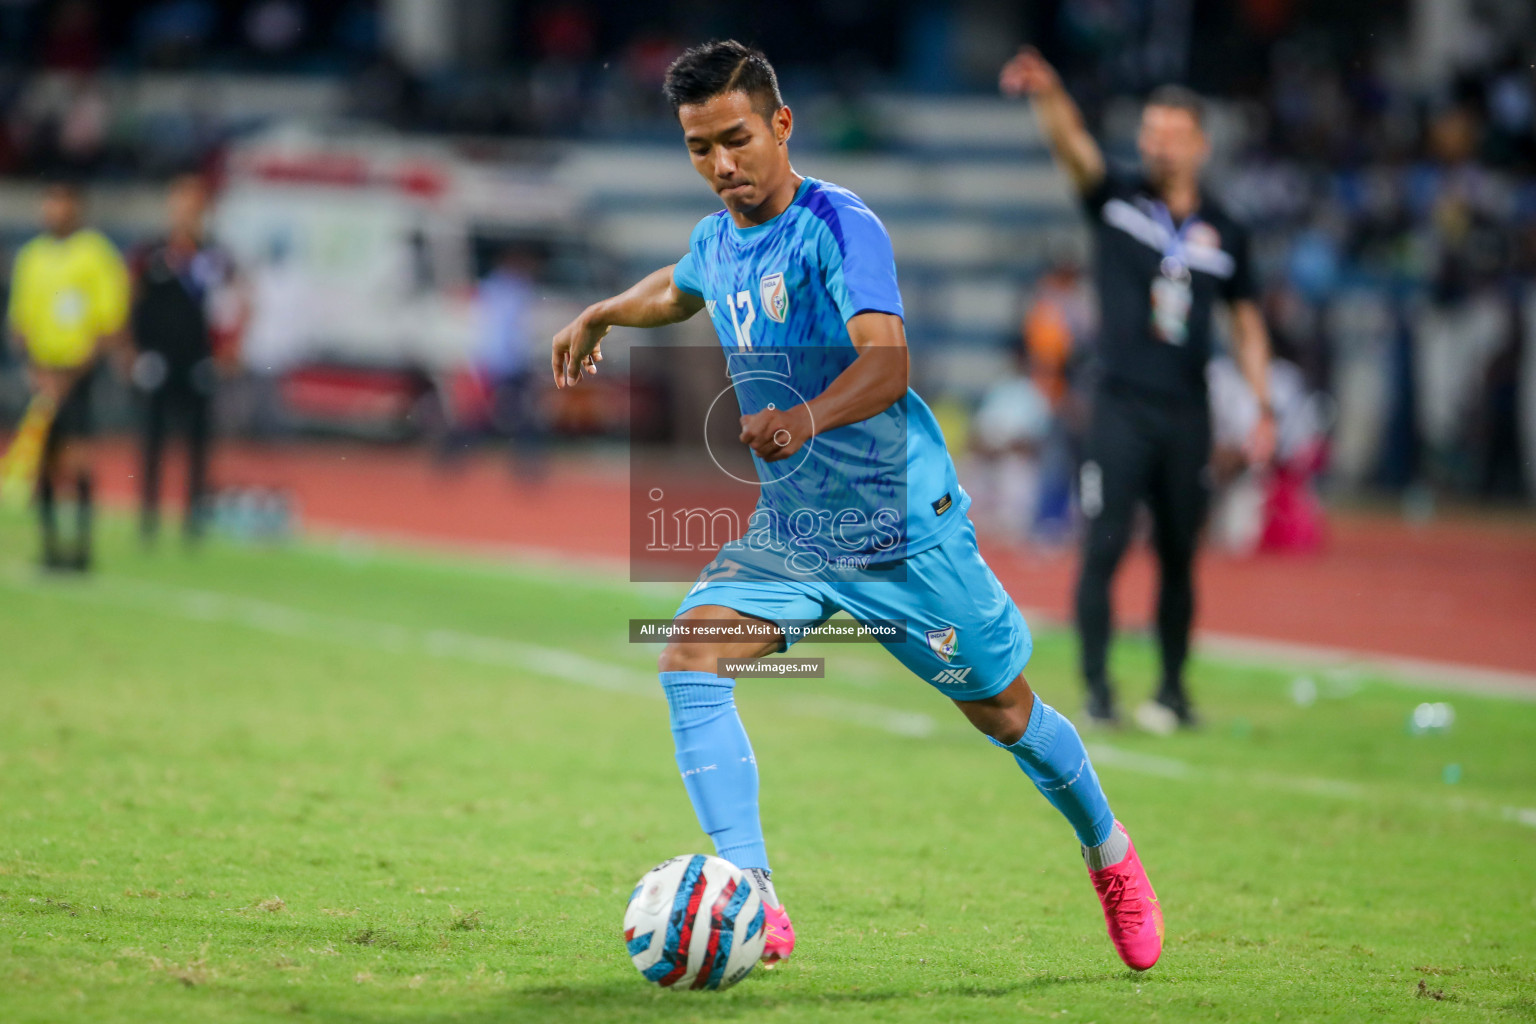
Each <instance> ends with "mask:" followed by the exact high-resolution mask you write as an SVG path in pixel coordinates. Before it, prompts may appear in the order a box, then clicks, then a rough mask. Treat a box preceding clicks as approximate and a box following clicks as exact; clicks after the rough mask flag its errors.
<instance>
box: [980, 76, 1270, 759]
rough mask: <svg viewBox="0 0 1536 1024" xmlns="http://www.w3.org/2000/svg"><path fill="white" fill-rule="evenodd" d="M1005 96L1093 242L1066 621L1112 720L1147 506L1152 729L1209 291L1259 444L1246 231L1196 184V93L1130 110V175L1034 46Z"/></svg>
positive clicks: (1172, 670) (1174, 582) (1199, 405)
mask: <svg viewBox="0 0 1536 1024" xmlns="http://www.w3.org/2000/svg"><path fill="white" fill-rule="evenodd" d="M1001 85H1002V88H1003V91H1004V92H1005V93H1008V94H1010V95H1021V94H1023V95H1028V96H1029V98H1030V100H1031V105H1032V107H1033V109H1034V112H1035V116H1036V117H1037V119H1038V120H1039V122H1040V126H1041V128H1042V129H1043V131H1044V133H1045V135H1046V137H1047V139H1048V140H1049V142H1050V145H1051V148H1052V150H1053V151H1054V153H1055V155H1056V158H1057V160H1058V161H1059V162H1060V163H1061V164H1062V166H1063V167H1064V169H1065V170H1066V171H1067V173H1068V175H1069V176H1070V177H1071V178H1072V182H1073V184H1074V185H1075V186H1076V187H1077V190H1078V192H1079V194H1080V195H1081V196H1082V200H1083V204H1084V207H1085V209H1086V212H1087V214H1088V217H1089V219H1090V224H1091V227H1092V232H1093V239H1094V245H1095V270H1096V278H1097V281H1096V283H1097V286H1098V292H1099V303H1100V306H1101V321H1100V322H1101V329H1100V333H1099V361H1100V364H1101V365H1100V368H1099V371H1100V376H1099V383H1098V386H1097V389H1096V391H1095V395H1094V401H1093V418H1092V422H1091V424H1090V426H1089V429H1088V437H1087V443H1086V446H1085V452H1084V460H1083V464H1082V467H1081V471H1080V478H1079V496H1080V500H1081V504H1082V510H1083V516H1084V518H1085V519H1086V521H1087V530H1086V534H1085V537H1084V544H1083V559H1082V568H1081V572H1080V574H1079V577H1078V586H1077V628H1078V635H1079V639H1080V642H1081V657H1082V671H1083V678H1084V682H1085V683H1086V685H1087V689H1088V715H1089V717H1090V718H1091V719H1092V720H1093V721H1094V722H1096V723H1099V724H1114V723H1115V722H1116V721H1117V716H1116V713H1115V704H1114V695H1113V692H1112V690H1111V687H1110V682H1109V677H1108V674H1107V671H1106V660H1107V654H1108V649H1109V639H1110V632H1111V622H1112V616H1111V612H1110V605H1109V590H1110V581H1111V580H1112V579H1113V577H1114V573H1115V569H1116V567H1117V566H1118V565H1119V563H1120V557H1121V555H1123V554H1124V553H1125V547H1126V543H1127V542H1128V541H1129V540H1130V537H1131V532H1132V529H1133V527H1134V525H1135V512H1136V506H1137V505H1138V504H1139V503H1141V502H1145V503H1146V504H1147V506H1148V507H1149V509H1150V510H1151V513H1152V542H1153V547H1154V549H1155V551H1156V553H1157V559H1158V565H1159V571H1160V575H1161V586H1160V591H1159V594H1158V602H1157V636H1158V642H1159V645H1160V648H1161V653H1162V680H1161V684H1160V686H1159V688H1158V691H1157V695H1156V697H1155V698H1154V699H1153V700H1152V701H1149V702H1148V703H1146V704H1144V705H1142V706H1141V707H1140V708H1138V710H1137V713H1136V718H1137V721H1138V722H1139V723H1140V724H1142V725H1143V726H1144V727H1146V728H1148V729H1152V730H1154V731H1158V732H1163V731H1167V730H1169V729H1171V728H1173V727H1174V726H1176V725H1179V724H1183V725H1190V724H1193V722H1194V714H1193V710H1192V708H1191V705H1190V701H1189V697H1188V695H1187V694H1186V693H1185V690H1184V662H1185V659H1186V657H1187V655H1188V652H1189V631H1190V623H1191V621H1192V620H1193V617H1194V607H1195V599H1194V583H1193V567H1194V558H1195V548H1196V544H1197V542H1198V538H1199V533H1200V526H1201V522H1202V520H1203V519H1204V516H1205V509H1206V503H1207V498H1208V490H1209V482H1208V478H1207V472H1206V464H1207V460H1208V457H1209V455H1210V448H1211V426H1210V413H1209V406H1208V402H1207V396H1206V385H1205V366H1206V363H1207V361H1208V360H1209V359H1210V356H1211V350H1212V338H1211V334H1212V329H1211V313H1212V309H1213V307H1214V305H1215V303H1216V301H1217V300H1221V301H1223V302H1225V303H1227V305H1228V306H1229V308H1230V310H1231V313H1232V318H1231V319H1232V334H1233V338H1232V340H1233V349H1234V353H1233V354H1234V356H1235V357H1236V359H1237V362H1238V365H1239V366H1240V367H1241V368H1242V370H1243V373H1244V376H1245V377H1246V378H1247V380H1248V383H1249V386H1250V387H1252V388H1253V391H1254V393H1255V394H1256V395H1259V396H1260V403H1259V404H1260V408H1261V413H1262V414H1261V416H1260V421H1259V423H1258V425H1257V427H1256V428H1255V430H1254V434H1253V436H1252V437H1251V438H1250V441H1249V453H1248V454H1249V458H1250V459H1251V460H1252V461H1254V462H1259V463H1262V462H1266V461H1268V459H1269V457H1270V454H1271V452H1272V450H1273V448H1274V415H1273V412H1272V411H1271V409H1270V404H1269V383H1268V367H1269V336H1268V333H1267V332H1266V331H1265V329H1264V321H1263V318H1262V316H1261V315H1260V312H1259V308H1258V305H1257V303H1256V302H1255V297H1256V291H1255V287H1254V282H1253V276H1252V270H1251V268H1250V265H1249V253H1248V236H1247V233H1246V232H1245V231H1244V230H1243V228H1242V227H1241V226H1240V225H1239V224H1237V223H1236V222H1235V221H1233V220H1232V218H1231V217H1229V216H1228V215H1227V214H1226V212H1225V211H1223V210H1222V209H1221V208H1220V206H1218V205H1217V204H1216V202H1215V201H1214V200H1213V199H1212V198H1211V197H1210V196H1208V195H1206V194H1205V193H1204V192H1203V191H1202V190H1201V187H1200V171H1201V168H1202V166H1203V165H1204V163H1205V159H1206V156H1207V155H1208V152H1209V146H1208V143H1207V140H1206V137H1205V131H1204V126H1203V124H1202V110H1201V104H1200V100H1199V98H1198V97H1197V96H1196V95H1195V94H1194V93H1191V92H1189V91H1188V90H1185V89H1180V88H1177V87H1171V86H1165V87H1163V88H1161V89H1159V90H1157V91H1155V92H1154V93H1153V94H1152V96H1151V97H1150V98H1149V100H1148V102H1147V105H1146V107H1145V109H1144V110H1143V112H1142V122H1141V130H1140V133H1139V135H1138V137H1137V146H1138V148H1139V149H1140V151H1141V158H1142V166H1143V172H1142V173H1141V174H1137V175H1124V176H1122V175H1117V174H1112V173H1110V172H1109V171H1108V170H1107V169H1106V167H1105V163H1104V157H1103V154H1102V153H1101V152H1100V151H1099V148H1098V146H1097V144H1095V142H1094V141H1093V138H1092V136H1090V135H1089V134H1088V132H1087V130H1086V129H1085V128H1084V126H1083V119H1082V115H1081V113H1080V112H1079V110H1078V109H1077V106H1076V104H1074V103H1073V102H1072V99H1071V97H1070V96H1068V95H1067V92H1066V90H1065V89H1064V88H1063V87H1062V84H1061V80H1060V78H1058V77H1057V75H1056V73H1055V71H1054V70H1053V69H1052V68H1051V66H1050V65H1049V64H1047V63H1046V62H1045V61H1044V60H1043V59H1042V58H1041V57H1040V55H1039V54H1038V53H1036V52H1035V51H1034V50H1031V49H1026V50H1023V51H1021V52H1020V53H1019V55H1018V56H1016V57H1015V58H1014V59H1013V60H1012V61H1010V62H1009V64H1008V65H1007V67H1005V68H1004V69H1003V73H1002V78H1001Z"/></svg>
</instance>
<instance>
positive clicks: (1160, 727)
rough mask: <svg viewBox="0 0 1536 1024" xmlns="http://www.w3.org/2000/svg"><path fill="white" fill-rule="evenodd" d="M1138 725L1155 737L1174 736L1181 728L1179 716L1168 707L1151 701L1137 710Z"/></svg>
mask: <svg viewBox="0 0 1536 1024" xmlns="http://www.w3.org/2000/svg"><path fill="white" fill-rule="evenodd" d="M1136 724H1137V725H1139V726H1140V727H1141V728H1142V729H1145V730H1146V731H1147V732H1150V733H1152V734H1153V735H1154V736H1172V735H1173V733H1174V731H1175V730H1177V729H1178V727H1179V716H1178V715H1177V714H1175V713H1174V711H1173V709H1172V708H1170V707H1168V706H1167V705H1165V704H1159V703H1158V702H1157V701H1155V700H1149V701H1146V702H1145V703H1143V704H1141V705H1140V706H1139V707H1137V708H1136Z"/></svg>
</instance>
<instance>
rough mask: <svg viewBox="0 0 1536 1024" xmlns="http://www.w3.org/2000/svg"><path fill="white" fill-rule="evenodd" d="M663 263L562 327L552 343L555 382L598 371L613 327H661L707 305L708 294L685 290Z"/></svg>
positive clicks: (563, 384)
mask: <svg viewBox="0 0 1536 1024" xmlns="http://www.w3.org/2000/svg"><path fill="white" fill-rule="evenodd" d="M672 270H673V268H672V267H662V268H661V269H660V270H658V271H656V272H655V273H652V274H649V275H647V276H646V277H643V278H641V279H640V281H638V282H637V283H636V284H634V285H633V286H632V287H630V288H629V289H628V290H627V291H624V292H621V293H620V294H618V295H615V296H613V297H612V298H608V299H603V300H602V301H600V302H594V303H592V305H590V306H588V307H587V308H586V309H584V310H582V311H581V314H580V315H579V316H577V317H576V319H575V320H572V321H571V322H570V323H568V324H566V325H565V326H564V327H562V328H561V329H560V333H559V334H556V335H555V340H554V343H553V345H552V346H551V353H550V369H551V371H552V372H553V373H554V376H555V387H557V388H563V387H569V386H572V385H574V384H576V383H577V382H579V381H580V380H581V377H582V373H583V372H584V371H585V372H586V373H596V372H597V364H598V363H599V362H601V361H602V358H603V353H602V351H601V350H600V349H599V348H598V344H599V343H600V342H601V341H602V340H603V336H604V335H606V334H607V333H608V331H609V329H610V328H613V327H661V326H664V325H666V324H675V323H679V322H680V321H683V320H687V319H688V318H689V317H691V316H693V314H695V313H697V312H698V311H699V310H701V309H703V308H704V299H703V298H701V297H700V296H698V295H695V294H693V293H692V292H688V291H684V290H683V289H681V288H679V287H678V286H677V282H675V281H674V280H673V279H672Z"/></svg>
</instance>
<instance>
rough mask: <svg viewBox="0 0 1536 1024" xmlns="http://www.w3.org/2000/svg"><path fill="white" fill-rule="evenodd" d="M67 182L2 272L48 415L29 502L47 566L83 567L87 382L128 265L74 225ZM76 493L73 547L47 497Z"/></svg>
mask: <svg viewBox="0 0 1536 1024" xmlns="http://www.w3.org/2000/svg"><path fill="white" fill-rule="evenodd" d="M83 212H84V210H83V197H82V195H81V193H80V189H79V187H78V186H77V185H75V184H74V183H73V182H55V183H52V184H50V185H49V186H48V187H47V189H46V190H45V191H44V193H43V203H42V219H43V225H44V228H45V231H44V233H43V234H41V235H39V236H37V237H36V238H34V239H32V240H31V241H30V242H28V243H27V244H26V245H24V246H22V247H21V249H20V251H19V252H17V254H16V262H15V266H14V268H13V270H12V276H11V299H10V310H9V321H10V327H11V332H12V334H13V336H14V338H15V339H16V340H17V341H18V342H19V344H20V347H21V349H22V350H23V351H24V352H25V353H26V356H27V360H28V370H29V376H30V378H31V383H32V387H33V390H34V392H36V393H38V394H41V395H44V396H46V397H47V398H48V399H50V400H52V402H53V403H54V407H55V409H56V412H55V413H54V418H53V424H52V427H51V428H50V429H49V432H48V439H47V441H46V442H45V443H44V448H43V459H42V465H41V467H40V469H39V472H38V482H37V508H38V520H39V524H40V526H41V528H42V564H43V567H44V568H46V569H51V570H57V569H63V570H71V571H78V572H83V571H85V570H87V569H89V568H90V564H91V510H92V484H93V482H92V474H91V455H92V453H91V447H90V438H91V436H92V434H93V432H94V424H93V422H92V417H91V407H90V399H91V385H92V380H93V378H94V376H95V370H96V367H97V365H98V363H99V360H100V358H101V356H102V354H103V352H104V351H105V349H106V347H107V346H108V345H109V344H111V343H114V342H115V341H116V339H117V338H119V337H120V336H121V332H122V328H123V324H124V321H125V320H126V319H127V316H128V271H127V269H126V268H125V267H124V265H123V260H122V257H121V256H120V255H118V251H117V249H116V248H114V247H113V245H112V243H111V242H109V241H107V239H106V238H105V237H104V236H103V235H101V234H100V233H99V232H96V231H93V230H90V229H89V228H86V227H84V226H83V219H82V218H83ZM70 482H73V483H74V486H75V495H76V506H75V509H76V516H75V528H76V529H75V544H74V546H73V548H72V550H70V551H68V552H66V551H65V550H64V549H63V548H62V547H61V546H60V544H59V537H58V523H57V517H56V513H55V496H56V495H57V494H58V492H59V490H60V489H62V488H63V487H64V486H66V485H67V484H69V483H70Z"/></svg>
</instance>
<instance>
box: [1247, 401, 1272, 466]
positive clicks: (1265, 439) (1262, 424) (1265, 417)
mask: <svg viewBox="0 0 1536 1024" xmlns="http://www.w3.org/2000/svg"><path fill="white" fill-rule="evenodd" d="M1244 454H1246V455H1247V456H1248V464H1249V465H1251V466H1258V467H1261V468H1262V467H1264V466H1268V465H1269V464H1270V462H1271V460H1273V459H1274V457H1275V414H1274V412H1272V411H1270V410H1268V409H1265V410H1263V411H1261V412H1260V413H1259V418H1258V419H1257V420H1256V421H1254V424H1253V430H1251V431H1250V432H1249V433H1248V443H1247V444H1246V445H1245V446H1244Z"/></svg>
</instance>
